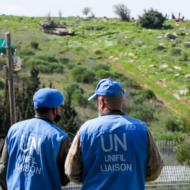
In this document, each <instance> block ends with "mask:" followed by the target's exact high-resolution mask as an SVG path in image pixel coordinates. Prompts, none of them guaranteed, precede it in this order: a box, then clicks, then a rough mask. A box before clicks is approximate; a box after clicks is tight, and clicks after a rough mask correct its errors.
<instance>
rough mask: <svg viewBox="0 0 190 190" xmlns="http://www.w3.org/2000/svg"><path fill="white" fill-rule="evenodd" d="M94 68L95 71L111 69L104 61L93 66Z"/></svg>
mask: <svg viewBox="0 0 190 190" xmlns="http://www.w3.org/2000/svg"><path fill="white" fill-rule="evenodd" d="M92 69H93V70H94V71H99V70H106V71H109V65H107V64H103V63H98V64H96V65H94V66H93V67H92Z"/></svg>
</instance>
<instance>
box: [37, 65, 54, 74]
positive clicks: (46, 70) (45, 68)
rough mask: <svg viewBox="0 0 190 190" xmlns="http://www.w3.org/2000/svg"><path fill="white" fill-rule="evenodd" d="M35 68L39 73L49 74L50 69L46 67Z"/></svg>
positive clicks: (38, 66)
mask: <svg viewBox="0 0 190 190" xmlns="http://www.w3.org/2000/svg"><path fill="white" fill-rule="evenodd" d="M36 68H37V69H38V71H39V72H40V73H50V72H51V69H50V68H49V67H47V66H46V65H37V66H36Z"/></svg>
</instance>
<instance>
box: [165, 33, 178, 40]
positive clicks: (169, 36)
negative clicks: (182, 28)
mask: <svg viewBox="0 0 190 190" xmlns="http://www.w3.org/2000/svg"><path fill="white" fill-rule="evenodd" d="M177 37H178V36H177V34H176V33H173V34H171V33H166V35H165V36H164V38H166V39H169V40H175V39H176V38H177Z"/></svg>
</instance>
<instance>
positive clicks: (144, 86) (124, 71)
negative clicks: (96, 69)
mask: <svg viewBox="0 0 190 190" xmlns="http://www.w3.org/2000/svg"><path fill="white" fill-rule="evenodd" d="M83 44H84V43H83ZM84 45H85V46H87V47H88V48H89V49H91V50H92V51H95V50H96V49H95V50H94V49H93V48H91V47H89V46H88V45H86V44H84ZM98 49H99V50H101V48H98ZM102 55H103V57H104V58H106V59H107V60H109V61H110V62H112V63H113V64H114V65H115V66H116V67H117V68H118V69H119V70H120V71H121V72H122V73H124V74H126V75H129V74H131V75H133V76H135V77H137V78H138V79H139V81H141V83H139V82H138V81H137V83H138V84H139V85H140V86H141V87H142V88H143V89H151V88H149V87H148V86H147V85H146V84H144V82H143V81H142V79H141V78H140V76H136V75H135V74H134V73H132V72H130V71H127V70H126V69H124V68H123V67H122V66H121V65H120V64H119V63H117V62H116V61H115V60H113V59H112V58H110V57H109V56H108V55H106V54H104V53H103V54H102ZM133 66H134V65H133ZM135 68H136V69H138V68H137V67H135ZM141 77H143V76H141ZM143 78H144V77H143ZM150 80H151V79H150ZM151 82H153V83H155V84H156V82H155V81H152V80H151ZM142 83H143V84H142ZM157 85H158V86H160V87H161V88H163V89H164V90H166V91H167V92H169V93H170V94H172V96H174V95H173V94H174V93H173V92H171V91H169V90H167V89H166V88H165V87H164V86H163V85H159V84H157ZM155 95H156V98H157V99H158V100H159V101H161V102H162V103H163V104H164V105H165V106H166V107H168V108H169V109H171V110H172V111H174V112H175V113H177V114H178V115H180V116H182V117H184V118H186V117H185V116H183V115H182V114H181V113H180V112H178V111H177V110H176V109H175V108H173V107H171V106H170V103H169V102H167V101H166V100H164V99H163V98H161V97H160V96H158V95H157V94H155ZM174 97H175V96H174ZM179 101H180V102H181V103H183V104H186V105H187V106H188V107H190V104H188V103H187V102H186V100H184V99H180V100H179Z"/></svg>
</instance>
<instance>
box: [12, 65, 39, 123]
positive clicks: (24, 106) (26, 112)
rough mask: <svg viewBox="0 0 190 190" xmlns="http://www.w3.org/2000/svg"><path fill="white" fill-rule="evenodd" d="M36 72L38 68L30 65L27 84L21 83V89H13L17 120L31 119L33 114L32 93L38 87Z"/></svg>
mask: <svg viewBox="0 0 190 190" xmlns="http://www.w3.org/2000/svg"><path fill="white" fill-rule="evenodd" d="M38 74H39V72H38V70H36V69H35V68H34V67H32V69H31V71H30V78H29V82H28V83H27V85H26V84H25V83H23V85H22V88H21V89H18V88H16V89H15V94H16V113H17V121H22V120H24V119H31V118H33V117H34V115H35V113H34V103H33V95H34V93H35V92H36V91H37V90H38V89H39V84H40V81H39V77H38Z"/></svg>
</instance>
